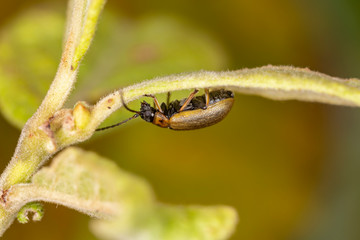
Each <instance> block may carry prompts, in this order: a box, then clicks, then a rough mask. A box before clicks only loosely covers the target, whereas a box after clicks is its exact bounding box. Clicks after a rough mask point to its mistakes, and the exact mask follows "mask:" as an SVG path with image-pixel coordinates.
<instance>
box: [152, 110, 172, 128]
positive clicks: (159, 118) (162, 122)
mask: <svg viewBox="0 0 360 240" xmlns="http://www.w3.org/2000/svg"><path fill="white" fill-rule="evenodd" d="M152 123H153V124H155V125H156V126H159V127H162V128H167V127H169V119H168V118H167V117H166V116H165V115H164V114H162V113H161V112H156V113H155V117H154V120H153V122H152Z"/></svg>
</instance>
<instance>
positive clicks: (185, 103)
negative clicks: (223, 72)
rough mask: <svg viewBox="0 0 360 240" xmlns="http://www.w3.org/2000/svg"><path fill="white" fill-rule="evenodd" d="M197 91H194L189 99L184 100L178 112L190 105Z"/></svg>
mask: <svg viewBox="0 0 360 240" xmlns="http://www.w3.org/2000/svg"><path fill="white" fill-rule="evenodd" d="M198 91H199V90H197V89H195V90H194V91H193V92H192V93H191V94H190V95H189V97H188V98H187V99H186V101H185V102H184V104H183V105H182V106H181V108H180V110H179V112H181V111H183V110H184V109H185V108H186V106H187V105H188V104H189V103H190V101H191V100H192V99H193V98H194V96H195V94H196V93H197V92H198Z"/></svg>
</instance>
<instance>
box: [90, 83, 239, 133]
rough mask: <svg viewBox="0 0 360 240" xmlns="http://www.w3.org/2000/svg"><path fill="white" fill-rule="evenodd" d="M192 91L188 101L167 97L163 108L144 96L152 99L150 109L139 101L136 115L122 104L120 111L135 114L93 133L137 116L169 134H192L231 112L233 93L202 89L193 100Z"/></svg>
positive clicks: (186, 99)
mask: <svg viewBox="0 0 360 240" xmlns="http://www.w3.org/2000/svg"><path fill="white" fill-rule="evenodd" d="M197 92H198V90H197V89H195V91H194V92H192V93H191V94H190V95H189V97H188V98H185V99H182V100H180V101H179V100H175V101H172V102H170V103H169V97H170V94H168V100H167V104H166V103H162V104H161V105H160V104H159V102H158V100H157V98H156V97H155V96H153V95H145V96H147V97H151V98H153V99H154V107H151V106H150V104H149V103H147V102H146V101H143V102H142V103H141V107H140V111H135V110H132V109H129V108H128V107H127V106H126V105H125V103H124V102H123V104H124V107H125V108H126V109H127V110H129V111H131V112H135V113H136V114H135V115H134V116H132V117H131V118H129V119H127V120H125V121H123V122H120V123H117V124H115V125H112V126H108V127H104V128H99V129H96V130H97V131H100V130H105V129H108V128H112V127H115V126H118V125H121V124H123V123H125V122H127V121H129V120H131V119H133V118H137V117H138V116H140V117H141V118H142V119H144V120H145V121H147V122H151V123H153V124H155V125H157V126H159V127H162V128H170V129H173V130H192V129H199V128H204V127H208V126H211V125H214V124H215V123H218V122H220V121H221V120H223V119H224V118H225V117H226V115H227V114H228V113H229V111H230V110H231V107H232V105H233V103H234V93H233V92H231V91H227V90H224V89H221V90H215V91H212V92H209V91H208V89H205V94H203V95H201V96H196V97H195V94H196V93H197Z"/></svg>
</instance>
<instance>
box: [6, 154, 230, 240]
mask: <svg viewBox="0 0 360 240" xmlns="http://www.w3.org/2000/svg"><path fill="white" fill-rule="evenodd" d="M12 192H19V194H24V195H26V196H27V197H26V198H25V199H24V201H25V202H34V201H47V202H53V203H56V204H61V205H65V206H67V207H70V208H74V209H76V210H78V211H81V212H84V213H86V214H88V215H90V216H93V217H96V218H98V219H97V220H93V221H92V223H91V229H92V230H93V232H94V233H95V234H96V235H97V236H98V237H99V238H102V239H123V238H129V239H149V240H150V239H154V240H155V239H164V240H166V239H169V240H174V239H175V240H176V239H179V240H180V239H204V240H211V239H226V238H228V237H229V236H230V235H231V234H232V232H233V231H234V228H235V225H236V222H237V214H236V212H235V210H234V209H232V208H231V207H226V206H213V207H202V206H171V205H165V204H160V203H158V202H157V201H156V200H155V198H154V195H153V192H152V189H151V187H150V186H149V184H148V183H147V182H146V181H145V180H143V179H141V178H139V177H137V176H134V175H132V174H130V173H127V172H125V171H123V170H121V169H119V168H118V167H117V166H116V164H115V163H114V162H112V161H110V160H108V159H105V158H103V157H100V156H99V155H97V154H95V153H92V152H87V151H84V150H81V149H79V148H75V147H70V148H67V149H66V150H64V151H63V152H61V153H60V154H58V155H57V156H56V157H55V159H54V160H53V162H52V163H51V165H50V166H49V167H43V168H42V169H41V170H40V171H39V172H38V173H36V174H35V175H34V176H33V178H32V182H31V183H30V184H24V185H18V186H14V189H13V190H12Z"/></svg>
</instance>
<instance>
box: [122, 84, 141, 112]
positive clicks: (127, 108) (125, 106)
mask: <svg viewBox="0 0 360 240" xmlns="http://www.w3.org/2000/svg"><path fill="white" fill-rule="evenodd" d="M120 97H121V102H122V104H123V106H124V108H126V110H128V111H130V112H134V113H137V114H140V112H138V111H135V110H132V109H130V108H129V107H128V106H127V105H126V104H125V101H124V96H123V93H122V91H121V90H120ZM135 115H136V114H135ZM135 115H134V116H135Z"/></svg>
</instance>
